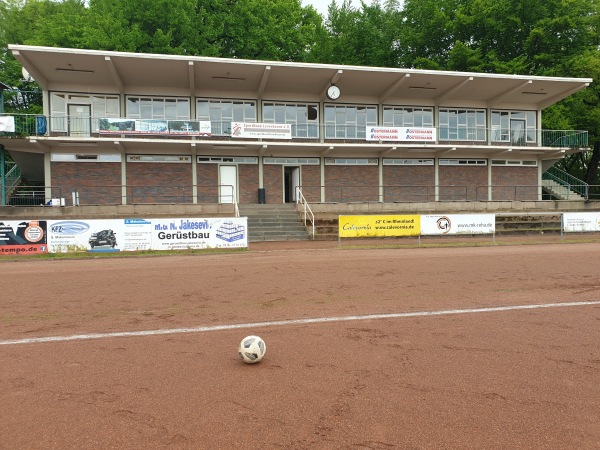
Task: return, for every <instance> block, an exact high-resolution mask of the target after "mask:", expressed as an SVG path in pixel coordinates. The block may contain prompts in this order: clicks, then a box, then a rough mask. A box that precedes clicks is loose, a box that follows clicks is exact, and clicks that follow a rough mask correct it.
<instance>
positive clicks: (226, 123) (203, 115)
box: [196, 99, 256, 136]
mask: <svg viewBox="0 0 600 450" xmlns="http://www.w3.org/2000/svg"><path fill="white" fill-rule="evenodd" d="M196 119H198V120H207V121H208V120H209V121H210V122H211V132H212V134H213V136H230V135H231V122H247V123H256V103H255V102H252V101H243V100H239V101H237V100H206V99H198V100H197V101H196Z"/></svg>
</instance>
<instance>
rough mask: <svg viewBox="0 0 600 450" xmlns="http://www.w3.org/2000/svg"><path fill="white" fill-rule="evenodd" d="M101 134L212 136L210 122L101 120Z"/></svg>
mask: <svg viewBox="0 0 600 450" xmlns="http://www.w3.org/2000/svg"><path fill="white" fill-rule="evenodd" d="M99 131H100V134H123V133H127V134H172V135H186V136H211V134H212V133H211V123H210V121H198V120H156V119H100V120H99Z"/></svg>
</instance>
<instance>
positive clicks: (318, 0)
mask: <svg viewBox="0 0 600 450" xmlns="http://www.w3.org/2000/svg"><path fill="white" fill-rule="evenodd" d="M336 3H337V4H338V5H339V4H340V3H342V0H336ZM354 3H355V2H353V4H354ZM330 4H331V0H302V6H308V5H312V6H313V7H314V8H315V9H316V10H317V12H318V13H319V14H321V15H322V16H323V17H325V18H327V8H328V7H329V5H330Z"/></svg>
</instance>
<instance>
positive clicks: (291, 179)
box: [283, 166, 300, 203]
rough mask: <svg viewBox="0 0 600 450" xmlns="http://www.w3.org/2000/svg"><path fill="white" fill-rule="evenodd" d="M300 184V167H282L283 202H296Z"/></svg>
mask: <svg viewBox="0 0 600 450" xmlns="http://www.w3.org/2000/svg"><path fill="white" fill-rule="evenodd" d="M299 186H300V167H299V166H296V167H288V166H286V167H284V168H283V202H284V203H296V200H297V198H296V196H297V195H298V187H299Z"/></svg>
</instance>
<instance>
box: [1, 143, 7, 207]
mask: <svg viewBox="0 0 600 450" xmlns="http://www.w3.org/2000/svg"><path fill="white" fill-rule="evenodd" d="M5 152H6V150H5V149H4V145H2V144H0V182H1V183H2V193H1V194H0V205H2V206H5V205H6V168H5V166H4V165H5V163H6V157H5Z"/></svg>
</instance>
